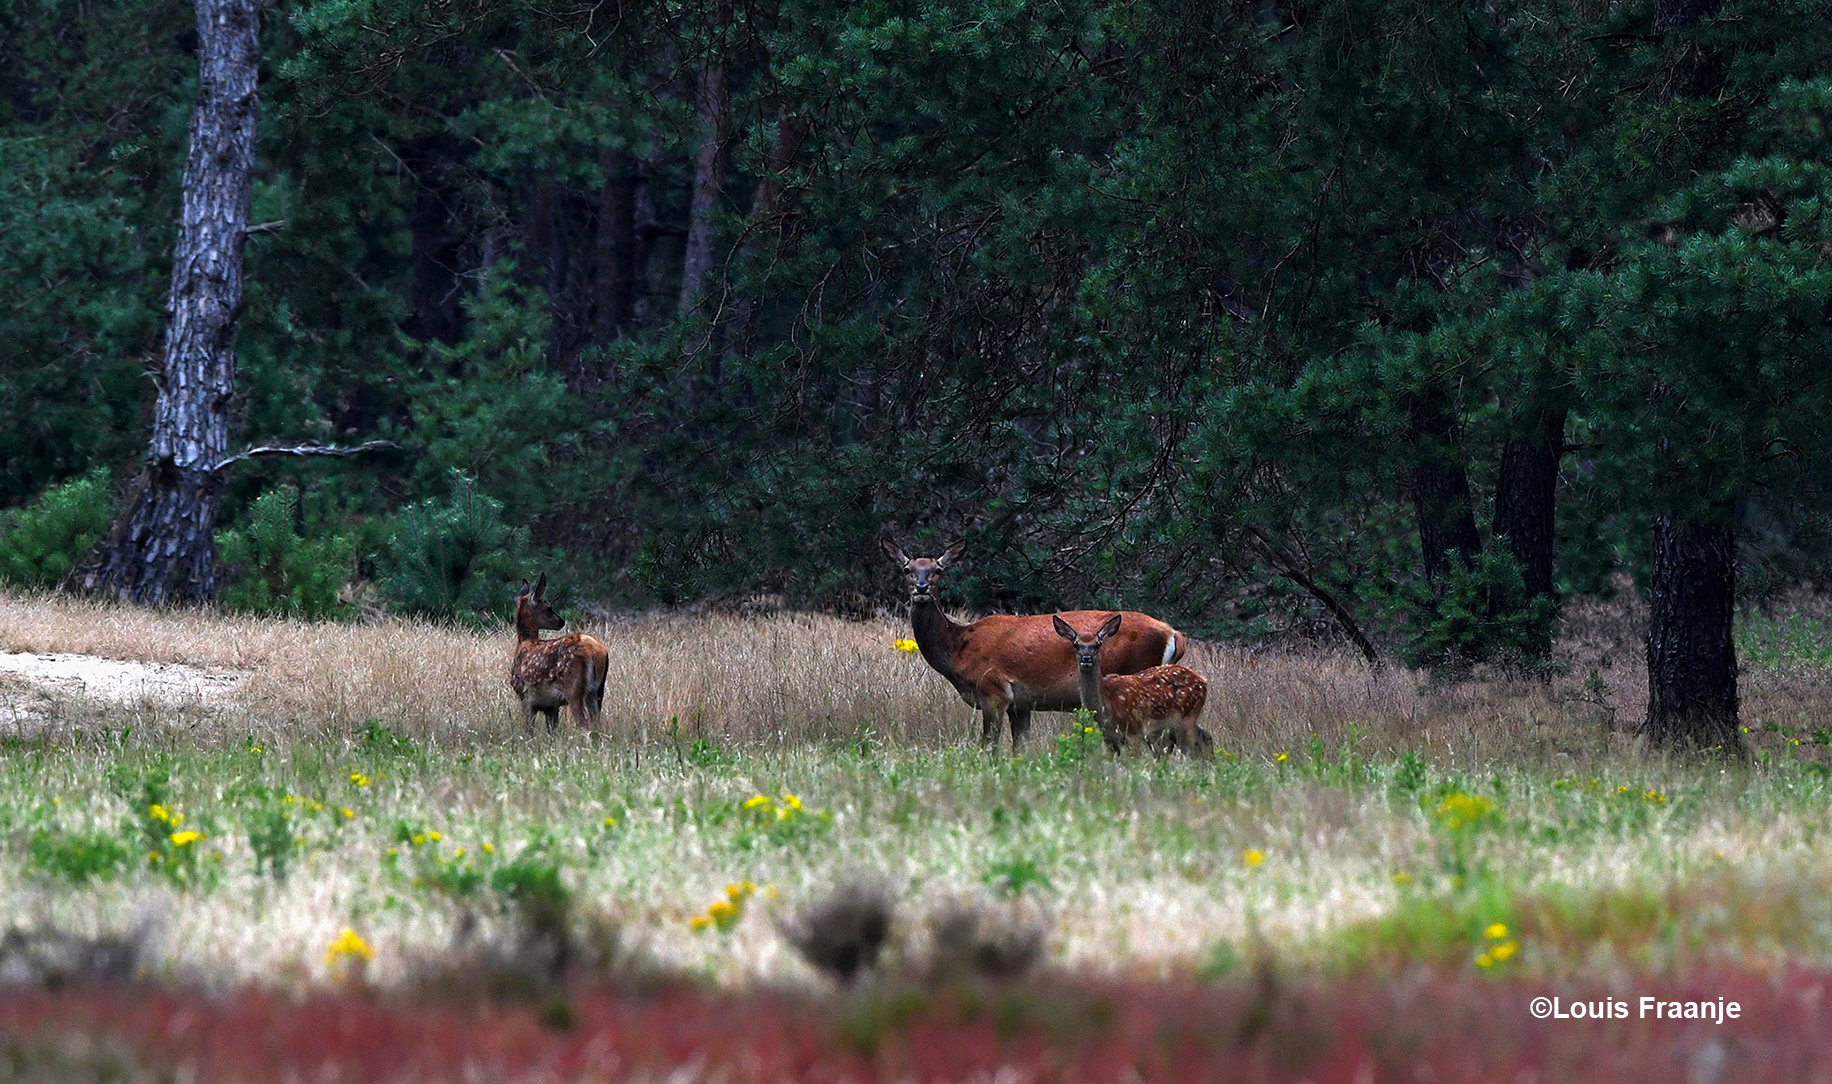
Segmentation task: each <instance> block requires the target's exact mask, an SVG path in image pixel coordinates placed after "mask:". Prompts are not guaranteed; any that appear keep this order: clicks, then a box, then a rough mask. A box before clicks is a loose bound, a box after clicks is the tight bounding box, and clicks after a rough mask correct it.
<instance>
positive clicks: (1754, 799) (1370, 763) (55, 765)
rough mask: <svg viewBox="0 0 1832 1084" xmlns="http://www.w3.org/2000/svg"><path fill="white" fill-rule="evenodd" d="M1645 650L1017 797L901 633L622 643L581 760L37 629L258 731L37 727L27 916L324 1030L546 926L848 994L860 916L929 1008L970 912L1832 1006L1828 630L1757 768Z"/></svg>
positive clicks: (1291, 690) (612, 950)
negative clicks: (1695, 723) (816, 945)
mask: <svg viewBox="0 0 1832 1084" xmlns="http://www.w3.org/2000/svg"><path fill="white" fill-rule="evenodd" d="M1637 624H1638V615H1637V614H1636V613H1635V611H1634V608H1633V603H1632V601H1630V600H1622V599H1619V600H1618V601H1616V602H1614V603H1611V604H1609V605H1604V604H1600V603H1585V602H1580V603H1578V604H1576V605H1574V606H1573V607H1572V610H1571V613H1570V615H1569V617H1568V620H1567V623H1566V628H1567V636H1566V640H1565V643H1564V645H1563V647H1562V652H1563V657H1564V662H1565V664H1566V666H1567V668H1568V671H1569V672H1568V673H1566V674H1564V675H1562V676H1559V677H1556V678H1554V679H1553V680H1551V681H1550V682H1541V681H1511V680H1506V679H1503V678H1500V677H1496V676H1492V675H1490V676H1487V677H1483V678H1474V677H1472V678H1471V679H1470V680H1467V681H1463V682H1460V683H1437V684H1433V683H1431V682H1429V681H1427V680H1426V679H1425V678H1424V676H1423V675H1420V674H1416V673H1409V672H1405V671H1401V670H1397V669H1389V670H1386V671H1384V672H1382V673H1379V674H1374V673H1371V672H1370V671H1369V670H1368V669H1367V668H1366V667H1365V666H1363V665H1362V664H1361V663H1360V661H1359V660H1358V659H1357V658H1356V657H1354V656H1352V655H1350V654H1348V653H1346V652H1334V651H1328V650H1319V649H1310V650H1302V649H1291V648H1259V649H1255V648H1251V647H1234V646H1226V645H1207V644H1198V645H1196V647H1195V649H1194V650H1193V652H1192V656H1191V658H1190V659H1187V660H1186V661H1188V662H1190V663H1191V664H1192V665H1193V666H1194V667H1195V668H1196V669H1198V670H1200V671H1201V672H1203V673H1204V674H1205V675H1206V676H1208V678H1209V679H1210V681H1211V688H1212V692H1211V696H1210V700H1209V707H1208V710H1207V713H1206V715H1205V724H1206V725H1207V727H1208V728H1209V729H1210V730H1211V731H1213V732H1214V733H1215V735H1216V737H1217V745H1218V750H1217V753H1216V756H1215V758H1214V759H1213V760H1201V761H1192V760H1190V759H1188V758H1185V757H1181V756H1176V757H1169V758H1163V759H1159V758H1153V757H1151V756H1149V755H1131V756H1127V757H1124V758H1117V759H1116V758H1114V757H1112V756H1110V755H1109V754H1108V753H1107V752H1106V751H1105V749H1104V748H1102V747H1101V746H1100V743H1099V741H1098V735H1096V734H1093V733H1090V732H1089V731H1088V730H1087V729H1086V727H1085V724H1086V723H1087V720H1085V719H1077V718H1076V717H1074V716H1068V715H1063V716H1040V717H1039V726H1038V733H1035V734H1033V737H1032V739H1031V741H1030V742H1029V743H1028V744H1027V746H1026V747H1025V748H1024V749H1022V750H1021V751H1020V753H1019V755H1016V756H1013V755H1012V754H1011V752H1010V750H1009V749H1008V748H1007V749H1004V750H1002V751H1001V752H1000V753H998V754H995V755H988V754H986V753H985V752H983V751H982V750H981V749H980V748H979V745H978V741H977V720H975V719H972V718H970V713H969V711H968V709H967V708H966V706H965V705H963V704H961V703H960V702H959V701H958V700H957V699H955V698H954V697H953V694H952V692H951V691H950V690H948V688H947V686H946V685H945V683H944V682H943V681H942V680H941V679H940V678H939V677H937V676H936V675H935V674H933V673H932V672H931V671H930V670H929V669H928V668H927V667H926V665H925V664H924V663H923V662H922V660H921V658H920V656H917V655H913V654H909V653H906V652H903V651H899V650H897V649H896V648H895V647H894V646H893V641H895V640H896V639H898V638H899V637H900V636H902V635H903V634H904V628H903V626H901V625H899V624H897V623H895V622H892V621H890V620H879V621H873V622H849V621H842V620H839V619H833V618H826V617H819V616H807V615H773V616H762V617H724V616H680V615H675V616H657V617H631V618H627V619H623V620H619V621H616V622H614V623H609V624H604V625H600V626H598V627H595V628H593V629H592V631H594V632H595V633H597V634H598V635H600V636H601V637H602V638H603V639H605V641H606V642H607V644H609V645H610V646H611V653H612V674H611V680H610V684H609V688H608V691H607V694H606V698H605V719H606V723H607V726H606V730H607V733H604V734H600V735H587V734H583V733H580V732H579V731H577V730H575V729H574V728H572V727H571V726H570V724H567V723H563V725H562V727H561V728H560V730H559V731H558V732H556V733H552V734H549V733H546V732H545V731H544V730H542V731H536V732H532V733H531V732H529V731H528V730H527V729H526V728H525V727H524V725H523V723H522V721H521V719H520V717H519V714H518V711H517V707H516V704H515V702H514V700H513V698H512V696H511V694H510V693H509V692H508V689H507V686H506V681H505V676H504V675H505V672H506V668H507V662H508V659H509V656H510V654H511V652H512V645H513V638H512V634H511V633H510V632H509V631H507V630H502V631H490V632H476V631H468V630H461V629H454V628H441V627H432V626H424V625H414V624H408V623H401V622H390V623H384V624H376V625H350V624H297V623H287V622H283V621H274V620H255V619H246V618H231V617H225V616H219V615H214V614H210V613H206V612H190V613H158V612H148V611H141V610H133V609H123V608H116V607H111V606H106V605H99V604H94V603H83V602H74V601H69V600H64V599H59V598H50V597H37V596H32V597H22V596H10V597H7V598H5V599H4V600H0V650H4V651H8V652H33V653H40V654H45V653H79V654H83V655H90V656H100V657H104V658H112V659H125V660H143V661H148V662H157V663H168V664H181V665H183V666H190V667H196V668H198V669H199V670H202V671H206V672H209V673H213V674H215V675H217V677H218V679H219V683H222V684H226V685H227V687H228V688H229V692H227V693H226V694H223V695H211V696H201V695H200V696H198V697H195V698H191V699H186V698H185V697H183V696H172V695H169V693H166V692H161V693H160V694H159V695H154V694H152V693H150V692H149V693H147V694H146V695H142V696H139V697H138V698H137V699H136V698H135V697H133V696H131V695H130V696H126V697H122V696H118V695H116V696H112V697H101V696H91V695H86V694H83V693H80V692H72V691H69V690H67V689H66V690H61V691H60V690H57V689H47V688H45V687H40V686H31V685H30V684H29V683H26V682H23V681H22V680H20V679H17V678H14V679H9V680H8V683H7V684H6V685H3V686H0V693H3V694H4V695H5V698H6V699H5V701H4V703H5V709H4V710H5V712H6V713H7V715H6V717H5V718H0V728H4V734H3V735H0V908H4V911H5V913H7V914H8V915H10V916H12V922H13V924H14V927H15V929H16V930H20V931H26V932H30V931H33V930H39V931H44V930H56V931H58V932H59V934H60V935H63V936H72V937H85V938H107V937H125V938H130V939H132V941H133V944H134V947H135V953H136V955H135V964H134V966H135V969H136V971H137V973H138V974H139V975H140V976H141V977H143V978H148V979H152V980H155V981H169V982H181V983H186V984H193V985H202V986H205V987H209V988H229V987H234V986H240V985H245V984H256V985H261V986H266V987H271V988H276V989H279V990H290V991H295V992H297V991H305V990H310V989H315V988H323V987H325V986H326V985H327V984H330V983H334V982H336V981H339V980H347V979H348V977H349V972H350V971H351V970H352V969H353V968H360V969H361V974H362V979H363V981H364V982H366V983H370V984H373V985H376V986H379V987H381V988H388V987H390V986H391V985H393V986H398V985H401V984H404V983H411V982H414V981H418V980H419V979H420V978H421V977H423V976H424V975H426V974H428V973H430V972H432V971H436V970H437V969H438V968H439V967H441V966H444V964H443V963H442V961H449V960H451V959H453V958H454V957H462V956H463V955H464V954H465V953H467V952H469V953H473V954H475V953H478V952H483V951H487V950H488V947H489V946H492V945H500V944H507V943H509V942H511V941H513V940H514V938H515V937H516V936H517V934H516V933H515V931H516V930H517V929H520V928H521V926H522V924H523V923H524V922H525V918H526V907H525V906H524V905H525V904H526V902H527V901H528V900H529V899H530V898H539V897H540V895H541V893H542V892H543V891H547V892H549V893H550V894H551V893H556V892H557V893H559V894H560V895H561V896H563V898H564V900H565V902H566V907H567V909H566V912H565V917H564V918H563V919H562V921H564V922H565V923H567V924H568V925H569V927H570V932H571V934H572V935H573V936H574V938H575V940H576V941H577V943H579V944H587V943H590V944H596V945H599V946H600V948H601V949H602V951H599V952H598V953H597V954H596V955H595V956H594V957H593V961H594V962H593V964H592V966H594V967H601V968H604V969H606V970H607V971H610V972H614V971H618V970H623V971H641V972H645V973H661V974H669V975H675V976H690V977H693V978H696V979H704V980H706V981H708V982H710V983H711V984H713V985H715V986H717V987H722V988H727V989H745V988H750V987H755V986H759V985H768V986H783V985H786V986H789V987H806V988H809V989H813V990H820V989H826V988H828V987H829V984H830V980H829V979H828V978H826V977H824V976H822V975H821V974H819V973H818V972H817V971H816V970H815V969H813V968H811V967H810V966H809V965H808V964H807V963H806V962H805V961H804V960H803V959H802V958H801V957H800V956H799V955H798V953H797V952H796V950H795V949H794V948H793V947H792V946H791V945H790V943H789V940H788V938H787V937H786V936H785V933H784V930H785V928H787V927H790V926H793V924H794V922H795V920H796V916H797V915H798V914H800V913H802V912H803V911H804V910H805V909H806V908H808V907H809V906H810V905H812V904H815V903H818V902H819V901H821V900H822V899H824V898H827V897H828V896H830V895H831V894H832V893H833V892H834V891H835V890H836V888H837V887H839V886H843V885H868V886H871V887H872V890H873V891H874V892H876V893H878V894H879V895H881V896H882V897H883V898H884V899H885V900H886V901H888V902H889V903H890V904H891V905H892V906H893V907H894V915H895V918H894V921H893V924H892V928H891V933H890V939H889V945H888V949H887V956H886V957H885V962H884V967H885V968H886V969H887V970H891V971H897V970H899V969H901V970H903V971H907V972H911V973H914V972H919V971H921V970H922V969H923V968H924V967H928V966H932V965H933V962H934V960H935V959H937V958H938V954H941V953H943V952H944V951H945V950H946V947H945V946H942V945H940V944H939V941H940V938H939V937H938V934H937V931H938V929H939V928H940V925H941V924H945V921H946V917H947V916H950V915H956V914H960V913H968V914H972V915H974V916H977V917H976V918H975V922H977V924H978V926H977V929H978V931H979V932H978V934H976V936H979V937H981V938H989V939H992V940H994V941H997V940H998V939H1000V938H1003V939H1004V940H1006V941H1008V942H1012V943H1015V944H1020V945H1022V944H1025V943H1026V942H1027V940H1028V942H1029V943H1030V944H1031V947H1033V948H1034V949H1035V954H1036V955H1037V956H1038V957H1039V959H1038V961H1037V965H1038V966H1040V967H1044V968H1053V969H1061V970H1066V971H1072V972H1075V973H1078V974H1094V975H1107V976H1113V977H1120V978H1154V979H1162V978H1190V977H1194V978H1200V979H1208V978H1220V977H1226V976H1230V975H1237V974H1244V973H1245V972H1246V971H1248V970H1249V969H1251V968H1252V967H1254V966H1255V965H1256V964H1258V963H1259V962H1261V961H1272V962H1275V963H1276V964H1277V965H1278V966H1279V967H1281V968H1284V969H1288V970H1295V971H1298V972H1302V973H1311V974H1317V975H1323V976H1344V975H1368V974H1395V973H1402V972H1404V971H1405V970H1406V969H1407V968H1411V967H1416V966H1427V967H1430V968H1433V969H1438V970H1442V971H1447V972H1451V973H1462V972H1468V973H1471V974H1483V975H1490V974H1493V975H1516V976H1542V977H1584V976H1597V975H1606V974H1609V973H1610V972H1611V971H1612V969H1617V968H1623V967H1632V968H1634V969H1636V970H1637V971H1654V972H1666V973H1682V972H1684V971H1686V970H1687V969H1691V968H1696V967H1702V966H1725V965H1729V966H1736V967H1743V968H1748V967H1757V968H1762V967H1773V966H1783V965H1805V966H1824V965H1828V964H1832V959H1829V956H1832V831H1828V829H1832V801H1829V800H1828V799H1832V779H1829V778H1828V776H1829V774H1832V773H1829V772H1828V769H1827V766H1826V765H1827V759H1828V752H1829V750H1828V747H1829V746H1832V733H1828V731H1827V729H1826V725H1827V713H1826V712H1825V711H1824V706H1825V704H1826V703H1827V695H1826V693H1827V680H1828V676H1829V675H1832V670H1828V666H1827V664H1828V647H1827V645H1828V644H1829V643H1832V635H1829V634H1828V632H1827V625H1826V621H1825V618H1824V615H1823V614H1821V613H1819V612H1817V611H1816V610H1815V609H1814V606H1813V604H1812V601H1811V600H1810V599H1807V600H1803V601H1800V602H1798V603H1796V604H1795V605H1791V606H1789V607H1786V608H1785V609H1784V611H1781V612H1778V613H1776V614H1773V615H1764V614H1762V613H1759V612H1755V613H1752V614H1751V615H1749V616H1748V617H1746V618H1745V619H1744V622H1743V626H1742V630H1741V642H1742V652H1743V656H1744V658H1745V663H1744V677H1743V688H1744V716H1745V722H1746V724H1748V727H1749V734H1748V738H1749V741H1750V743H1751V747H1752V750H1753V756H1752V757H1751V759H1750V761H1749V762H1748V763H1745V764H1725V763H1721V762H1717V761H1709V762H1691V761H1686V760H1681V759H1672V758H1665V757H1661V756H1656V755H1654V754H1652V753H1650V752H1648V751H1647V750H1645V749H1643V748H1642V747H1640V745H1639V744H1638V743H1637V742H1636V741H1635V740H1634V738H1633V737H1632V723H1633V720H1634V719H1635V718H1636V716H1637V714H1638V710H1639V708H1638V705H1637V703H1636V696H1637V691H1638V690H1637V688H1636V684H1637V678H1638V667H1637V666H1636V665H1635V663H1636V658H1637V648H1636V635H1637ZM345 930H348V931H350V935H347V936H346V935H344V931H345ZM352 936H353V937H354V940H352V939H351V937H352ZM340 937H341V938H342V940H341V941H340ZM340 944H341V946H342V947H341V948H340V947H339V945H340ZM359 961H360V962H359ZM1027 962H1028V958H1027Z"/></svg>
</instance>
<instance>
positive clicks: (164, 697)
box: [0, 652, 246, 723]
mask: <svg viewBox="0 0 1832 1084" xmlns="http://www.w3.org/2000/svg"><path fill="white" fill-rule="evenodd" d="M245 677H246V675H244V674H241V673H237V672H235V671H231V670H202V669H199V668H197V667H195V666H184V665H181V664H179V663H162V662H135V661H131V660H122V659H102V658H97V657H95V656H93V655H34V654H31V653H29V652H0V722H4V721H7V720H11V721H13V722H15V723H20V722H25V721H28V720H43V719H50V718H56V717H59V716H68V715H70V714H72V713H80V712H81V711H82V710H83V708H84V707H85V706H116V707H124V708H129V709H137V710H152V711H157V710H160V709H167V710H173V711H178V712H181V713H183V712H188V711H195V710H200V709H201V710H208V709H211V708H218V707H223V706H225V705H226V704H227V703H228V702H229V701H230V700H231V699H232V698H233V696H234V694H235V692H236V690H237V688H238V687H239V686H240V685H241V684H242V682H243V680H244V678H245Z"/></svg>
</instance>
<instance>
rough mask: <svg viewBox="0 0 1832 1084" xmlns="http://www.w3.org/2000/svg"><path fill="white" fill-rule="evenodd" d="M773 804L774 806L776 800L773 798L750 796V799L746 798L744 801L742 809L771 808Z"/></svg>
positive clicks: (763, 795) (761, 795)
mask: <svg viewBox="0 0 1832 1084" xmlns="http://www.w3.org/2000/svg"><path fill="white" fill-rule="evenodd" d="M775 804H776V800H775V799H774V798H771V797H770V796H769V795H767V794H756V795H752V796H751V797H749V798H746V799H745V800H744V808H746V809H758V808H761V807H766V806H771V805H775Z"/></svg>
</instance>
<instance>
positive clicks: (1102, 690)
mask: <svg viewBox="0 0 1832 1084" xmlns="http://www.w3.org/2000/svg"><path fill="white" fill-rule="evenodd" d="M1124 616H1125V615H1124V614H1114V615H1113V616H1112V617H1109V618H1108V619H1107V620H1106V623H1105V624H1103V625H1101V627H1100V628H1098V629H1096V630H1094V633H1093V635H1090V636H1084V635H1082V634H1081V633H1079V632H1076V631H1075V629H1074V627H1073V626H1071V625H1070V624H1069V623H1068V622H1067V621H1064V620H1063V619H1062V617H1061V616H1060V615H1057V616H1055V617H1052V618H1050V620H1051V621H1052V622H1054V624H1055V627H1056V635H1058V636H1060V637H1062V638H1063V639H1064V640H1067V641H1068V642H1069V643H1070V644H1071V645H1072V646H1073V647H1074V648H1075V668H1076V674H1077V676H1078V677H1079V678H1080V681H1081V706H1082V707H1084V708H1087V709H1088V710H1089V711H1091V712H1093V713H1094V716H1095V718H1096V719H1098V720H1099V721H1100V729H1101V736H1102V737H1103V738H1105V739H1106V742H1107V747H1108V748H1110V749H1112V750H1113V751H1114V752H1116V753H1117V752H1119V751H1120V749H1121V748H1122V746H1124V745H1125V744H1127V743H1128V742H1129V741H1130V739H1132V738H1134V737H1142V738H1143V739H1144V741H1145V743H1146V744H1147V745H1149V746H1151V748H1152V749H1154V750H1157V751H1160V752H1162V751H1164V750H1165V749H1166V748H1167V747H1168V746H1167V743H1165V742H1164V740H1163V739H1164V738H1165V737H1166V736H1169V737H1170V738H1173V739H1174V740H1175V741H1176V744H1177V746H1178V747H1179V748H1181V749H1182V750H1183V751H1184V752H1186V753H1189V754H1191V755H1192V756H1193V755H1195V754H1197V753H1208V752H1212V751H1213V750H1214V748H1215V739H1213V738H1211V737H1210V736H1209V732H1208V731H1206V730H1204V729H1202V728H1201V727H1199V726H1197V725H1196V720H1197V718H1198V717H1200V716H1201V715H1202V707H1203V705H1204V704H1206V703H1208V699H1209V683H1208V680H1207V679H1206V678H1204V677H1203V676H1202V675H1201V674H1198V673H1197V672H1196V671H1194V670H1191V669H1190V668H1189V667H1187V666H1153V667H1151V668H1150V669H1148V670H1140V671H1139V672H1138V673H1136V674H1105V675H1103V674H1102V673H1101V672H1100V649H1101V645H1102V644H1105V643H1106V642H1107V641H1108V640H1109V639H1110V638H1111V637H1112V636H1113V634H1114V633H1116V632H1118V631H1119V630H1120V618H1122V617H1124Z"/></svg>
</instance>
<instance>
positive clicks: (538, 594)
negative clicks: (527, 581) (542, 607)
mask: <svg viewBox="0 0 1832 1084" xmlns="http://www.w3.org/2000/svg"><path fill="white" fill-rule="evenodd" d="M534 597H535V598H546V597H547V573H545V572H543V573H541V577H540V579H537V580H535V581H534Z"/></svg>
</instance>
